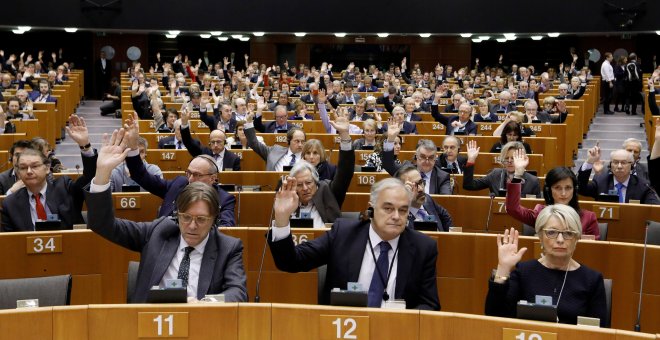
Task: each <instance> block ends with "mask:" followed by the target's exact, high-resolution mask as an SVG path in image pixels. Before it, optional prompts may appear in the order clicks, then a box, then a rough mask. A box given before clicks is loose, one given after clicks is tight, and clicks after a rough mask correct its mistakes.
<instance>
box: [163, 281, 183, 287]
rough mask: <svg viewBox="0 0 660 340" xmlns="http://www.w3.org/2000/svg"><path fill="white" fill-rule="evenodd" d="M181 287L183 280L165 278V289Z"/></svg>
mask: <svg viewBox="0 0 660 340" xmlns="http://www.w3.org/2000/svg"><path fill="white" fill-rule="evenodd" d="M170 288H183V281H182V280H180V279H171V280H170V279H168V280H165V289H170Z"/></svg>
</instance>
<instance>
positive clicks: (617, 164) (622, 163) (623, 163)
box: [611, 161, 632, 166]
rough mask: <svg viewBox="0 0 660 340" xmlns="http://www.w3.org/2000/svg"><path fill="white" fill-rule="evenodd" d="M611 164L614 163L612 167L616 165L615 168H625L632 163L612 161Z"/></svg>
mask: <svg viewBox="0 0 660 340" xmlns="http://www.w3.org/2000/svg"><path fill="white" fill-rule="evenodd" d="M611 163H612V165H614V166H619V165H621V166H624V165H628V164H631V163H632V162H628V161H612V162H611Z"/></svg>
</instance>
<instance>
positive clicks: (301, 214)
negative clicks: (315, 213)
mask: <svg viewBox="0 0 660 340" xmlns="http://www.w3.org/2000/svg"><path fill="white" fill-rule="evenodd" d="M300 218H312V214H310V213H309V212H306V211H301V212H300Z"/></svg>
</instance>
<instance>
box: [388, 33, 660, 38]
mask: <svg viewBox="0 0 660 340" xmlns="http://www.w3.org/2000/svg"><path fill="white" fill-rule="evenodd" d="M658 32H660V31H658ZM658 34H660V33H658ZM376 35H377V36H378V37H379V38H387V37H389V36H390V34H389V33H377V34H376Z"/></svg>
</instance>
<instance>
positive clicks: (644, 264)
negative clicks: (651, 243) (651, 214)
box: [634, 222, 650, 332]
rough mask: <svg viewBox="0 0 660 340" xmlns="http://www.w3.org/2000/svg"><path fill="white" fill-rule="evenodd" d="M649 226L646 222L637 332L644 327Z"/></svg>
mask: <svg viewBox="0 0 660 340" xmlns="http://www.w3.org/2000/svg"><path fill="white" fill-rule="evenodd" d="M649 224H650V222H646V229H645V230H644V250H643V255H642V274H641V279H640V281H639V301H638V302H637V322H636V323H635V329H634V330H635V332H641V331H642V326H641V323H640V320H641V318H642V295H643V293H644V271H645V270H646V248H647V245H648V236H649Z"/></svg>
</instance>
